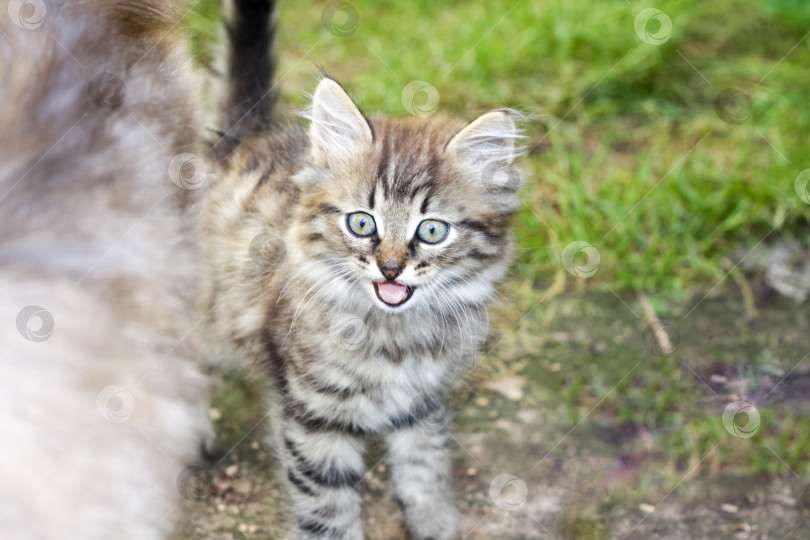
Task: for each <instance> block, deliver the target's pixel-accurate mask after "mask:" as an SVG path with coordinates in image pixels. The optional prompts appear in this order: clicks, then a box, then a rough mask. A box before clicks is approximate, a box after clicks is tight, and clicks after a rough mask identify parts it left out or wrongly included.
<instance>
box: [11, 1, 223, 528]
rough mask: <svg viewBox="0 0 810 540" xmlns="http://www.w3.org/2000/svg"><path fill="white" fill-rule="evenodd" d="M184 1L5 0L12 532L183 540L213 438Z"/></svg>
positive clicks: (192, 107) (193, 104) (191, 95)
mask: <svg viewBox="0 0 810 540" xmlns="http://www.w3.org/2000/svg"><path fill="white" fill-rule="evenodd" d="M43 6H44V8H43ZM180 7H181V6H180V5H179V4H178V3H175V2H158V1H144V0H140V1H135V2H121V1H106V2H103V1H100V0H99V1H89V2H81V3H80V2H67V1H61V2H60V1H55V2H48V3H47V4H44V3H42V2H31V3H27V4H25V3H21V2H9V1H8V0H0V13H2V14H3V15H4V16H5V15H6V14H7V13H8V14H9V15H10V16H9V17H8V18H4V19H3V21H2V25H3V28H0V35H2V36H3V37H2V39H0V125H2V126H3V129H2V130H0V299H2V300H0V319H1V320H2V321H3V323H2V324H0V343H1V344H2V346H1V348H0V368H1V369H2V376H0V440H1V441H3V443H2V445H0V478H2V479H3V481H2V482H0V538H27V539H52V538H65V539H73V538H75V539H83V540H84V539H108V538H114V537H121V538H136V537H137V538H143V539H158V538H165V537H166V536H167V535H168V533H169V531H170V530H171V528H172V523H173V521H174V520H175V517H176V516H174V515H173V513H174V510H173V507H174V505H175V499H177V498H178V497H179V496H180V494H179V492H178V488H177V478H178V474H179V473H180V471H181V470H182V469H183V468H184V467H186V466H187V465H188V464H189V463H190V462H192V461H193V460H194V459H196V456H197V452H198V449H199V447H200V442H201V440H202V438H203V437H204V436H206V435H207V433H208V425H207V421H206V419H205V408H206V407H205V402H206V399H207V396H206V392H207V381H206V378H205V377H204V376H203V374H202V370H201V369H200V367H199V365H198V364H197V362H196V360H195V357H194V355H193V353H192V351H191V350H190V349H189V348H188V346H187V345H186V343H185V342H184V339H183V338H184V337H185V335H186V334H187V332H189V331H190V330H191V326H192V324H193V322H194V321H193V320H191V318H190V316H189V310H188V304H189V302H190V289H191V287H192V285H191V283H193V280H194V278H195V274H196V272H195V270H194V266H195V265H194V260H195V249H194V246H193V245H192V243H191V241H190V238H191V236H190V232H191V231H190V227H191V226H192V220H191V217H190V216H189V215H187V212H186V209H187V208H188V206H189V203H190V200H189V195H190V194H191V192H189V191H184V190H183V189H181V188H179V187H178V186H177V185H175V184H174V183H173V182H172V179H171V178H170V176H169V166H170V163H171V162H172V160H173V158H174V157H175V156H176V155H177V154H180V153H183V152H193V151H194V140H195V136H196V133H195V127H194V125H195V122H194V108H195V103H194V101H195V100H194V98H195V95H194V91H195V88H196V87H195V84H194V81H193V80H192V79H191V77H190V75H189V73H188V68H187V67H186V62H187V61H186V55H185V54H184V52H183V51H181V50H180V49H178V48H177V45H176V44H175V43H173V42H172V40H170V39H169V38H168V37H167V36H168V35H170V34H171V33H174V34H176V33H177V32H176V31H175V32H171V30H172V28H173V26H174V25H175V22H176V19H177V15H179V13H180ZM43 10H44V11H43ZM12 17H14V18H13V19H12ZM32 306H33V307H32Z"/></svg>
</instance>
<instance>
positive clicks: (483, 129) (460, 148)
mask: <svg viewBox="0 0 810 540" xmlns="http://www.w3.org/2000/svg"><path fill="white" fill-rule="evenodd" d="M515 114H517V113H516V112H513V111H510V110H508V109H500V110H497V111H491V112H488V113H486V114H485V115H483V116H481V117H479V118H478V119H477V120H475V121H474V122H473V123H471V124H470V125H468V126H467V127H465V128H464V129H462V130H461V131H460V132H458V133H457V134H456V136H455V137H453V139H452V140H451V141H450V142H449V143H448V144H447V151H448V152H450V153H453V154H455V155H456V156H458V158H459V159H461V160H462V161H464V162H466V163H467V164H468V165H470V166H473V167H477V168H480V169H483V168H485V167H487V166H488V165H491V164H493V163H498V164H500V165H509V164H511V163H512V161H513V160H514V159H515V155H516V152H515V140H516V139H518V138H521V135H520V133H519V132H518V129H517V126H516V125H515V120H514V115H515Z"/></svg>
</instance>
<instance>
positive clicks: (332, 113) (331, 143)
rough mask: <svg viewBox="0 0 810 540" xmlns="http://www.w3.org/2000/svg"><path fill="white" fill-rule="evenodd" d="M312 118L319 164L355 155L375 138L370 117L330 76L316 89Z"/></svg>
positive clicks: (312, 139) (314, 155)
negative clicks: (361, 110) (367, 117)
mask: <svg viewBox="0 0 810 540" xmlns="http://www.w3.org/2000/svg"><path fill="white" fill-rule="evenodd" d="M311 120H312V125H311V126H310V128H309V135H310V140H311V142H312V157H313V159H314V160H315V161H316V162H318V163H323V164H326V163H328V162H329V160H330V159H341V158H346V157H348V156H351V155H354V154H355V153H356V152H357V150H358V149H360V148H362V147H364V146H368V145H369V144H371V143H372V141H373V139H374V136H373V133H372V131H371V126H370V125H369V123H368V120H366V117H365V116H363V113H361V112H360V109H358V108H357V105H355V104H354V102H353V101H352V98H350V97H349V95H348V94H347V93H346V91H345V90H343V88H342V87H341V86H340V85H339V84H338V83H337V82H335V81H334V80H333V79H330V78H328V77H324V78H323V79H322V80H321V82H320V83H319V84H318V88H316V89H315V95H314V96H313V98H312V116H311Z"/></svg>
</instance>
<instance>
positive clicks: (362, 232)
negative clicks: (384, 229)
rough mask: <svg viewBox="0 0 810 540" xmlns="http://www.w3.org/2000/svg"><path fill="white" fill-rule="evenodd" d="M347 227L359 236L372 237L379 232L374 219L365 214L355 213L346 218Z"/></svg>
mask: <svg viewBox="0 0 810 540" xmlns="http://www.w3.org/2000/svg"><path fill="white" fill-rule="evenodd" d="M346 226H347V227H349V230H350V231H352V233H354V234H356V235H357V236H371V235H372V234H374V233H375V232H376V231H377V224H376V223H374V218H373V217H371V216H370V215H368V214H366V213H365V212H354V213H353V214H349V215H348V216H346Z"/></svg>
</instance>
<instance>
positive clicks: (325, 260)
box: [276, 257, 343, 304]
mask: <svg viewBox="0 0 810 540" xmlns="http://www.w3.org/2000/svg"><path fill="white" fill-rule="evenodd" d="M337 260H343V257H329V258H326V259H317V260H314V261H309V262H308V263H305V264H304V265H303V266H302V267H301V268H299V269H298V271H297V272H296V273H295V274H293V275H292V277H291V278H290V279H288V280H287V283H285V284H284V287H283V288H282V289H281V292H280V293H279V296H278V299H277V300H276V304H278V302H279V300H281V297H282V296H284V294H285V293H286V292H287V289H288V288H289V287H290V286H291V285H292V284H293V280H295V278H296V276H298V275H299V274H300V273H301V272H303V271H304V270H307V269H308V268H309V267H310V266H313V265H316V264H318V263H322V262H329V261H337ZM305 277H306V275H304V276H301V278H300V279H298V280H296V283H297V282H298V281H300V280H301V279H304V278H305Z"/></svg>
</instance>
